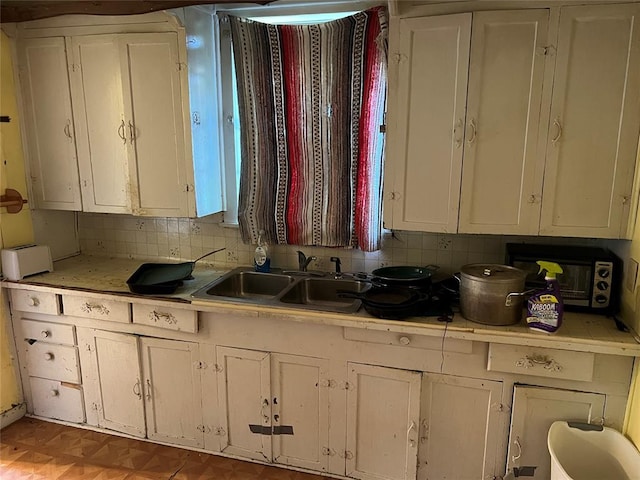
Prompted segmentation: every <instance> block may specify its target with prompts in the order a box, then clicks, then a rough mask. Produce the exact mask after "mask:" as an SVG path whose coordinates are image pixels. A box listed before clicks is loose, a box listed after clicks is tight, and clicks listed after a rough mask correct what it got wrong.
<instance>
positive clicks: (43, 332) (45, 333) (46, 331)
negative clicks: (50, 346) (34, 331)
mask: <svg viewBox="0 0 640 480" xmlns="http://www.w3.org/2000/svg"><path fill="white" fill-rule="evenodd" d="M40 335H42V338H49V337H50V336H51V332H49V331H48V330H42V332H40Z"/></svg>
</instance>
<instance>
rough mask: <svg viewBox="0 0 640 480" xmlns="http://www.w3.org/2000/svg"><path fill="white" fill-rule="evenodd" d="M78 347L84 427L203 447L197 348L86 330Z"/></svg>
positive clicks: (127, 335)
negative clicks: (84, 411) (85, 408)
mask: <svg viewBox="0 0 640 480" xmlns="http://www.w3.org/2000/svg"><path fill="white" fill-rule="evenodd" d="M78 341H79V342H80V345H81V350H82V354H81V355H82V358H81V361H82V366H83V368H82V374H83V383H84V385H85V389H86V391H87V394H86V404H87V410H88V411H91V412H92V413H91V414H90V415H89V416H88V423H90V424H93V425H96V426H99V427H103V428H108V429H111V430H116V431H119V432H123V433H128V434H130V435H135V436H139V437H145V436H146V437H147V438H149V439H151V440H157V441H161V442H167V443H175V444H178V445H186V446H191V447H198V448H203V447H204V431H205V427H204V426H203V422H202V404H201V398H202V386H201V379H200V370H201V366H202V364H201V362H200V360H199V348H198V344H197V343H191V342H184V341H177V340H164V339H156V338H148V337H138V336H136V335H131V334H124V333H112V332H105V331H102V330H95V329H85V328H78ZM145 420H146V421H145Z"/></svg>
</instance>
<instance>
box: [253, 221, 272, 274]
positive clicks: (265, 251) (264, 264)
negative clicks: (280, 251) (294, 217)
mask: <svg viewBox="0 0 640 480" xmlns="http://www.w3.org/2000/svg"><path fill="white" fill-rule="evenodd" d="M264 234H265V231H264V230H260V231H259V232H258V246H257V247H256V250H255V252H254V254H253V265H254V267H255V270H256V272H265V273H266V272H269V271H270V270H271V258H269V247H268V245H267V242H266V241H264V240H263V237H264Z"/></svg>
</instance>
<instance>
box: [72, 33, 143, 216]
mask: <svg viewBox="0 0 640 480" xmlns="http://www.w3.org/2000/svg"><path fill="white" fill-rule="evenodd" d="M117 38H118V37H117V36H116V35H87V36H80V37H73V38H72V39H71V45H72V47H73V48H72V51H73V71H72V73H71V85H72V93H73V111H74V118H75V119H76V131H77V145H78V166H79V168H80V180H81V182H80V183H81V187H82V200H83V210H84V211H86V212H102V213H130V212H131V200H130V198H129V188H128V187H129V167H128V158H127V155H128V152H127V142H130V141H131V138H130V135H129V129H128V128H126V124H125V117H124V104H123V98H122V78H121V72H120V55H119V46H118V40H117Z"/></svg>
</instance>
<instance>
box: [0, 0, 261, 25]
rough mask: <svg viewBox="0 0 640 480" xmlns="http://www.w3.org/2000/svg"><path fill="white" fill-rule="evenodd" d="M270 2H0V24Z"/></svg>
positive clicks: (221, 0) (248, 0)
mask: <svg viewBox="0 0 640 480" xmlns="http://www.w3.org/2000/svg"><path fill="white" fill-rule="evenodd" d="M271 1H272V0H139V1H131V0H101V1H97V0H66V1H58V0H2V1H0V22H2V23H8V22H25V21H28V20H37V19H40V18H49V17H56V16H58V15H67V14H85V15H133V14H140V13H149V12H155V11H157V10H167V9H170V8H179V7H185V6H188V5H203V4H207V5H210V4H222V3H253V4H257V5H266V4H267V3H271Z"/></svg>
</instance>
